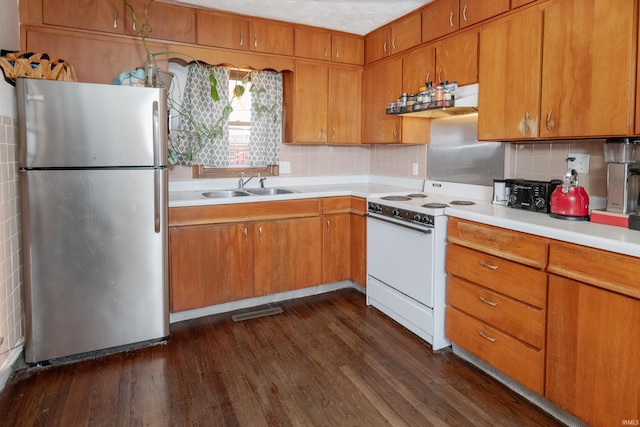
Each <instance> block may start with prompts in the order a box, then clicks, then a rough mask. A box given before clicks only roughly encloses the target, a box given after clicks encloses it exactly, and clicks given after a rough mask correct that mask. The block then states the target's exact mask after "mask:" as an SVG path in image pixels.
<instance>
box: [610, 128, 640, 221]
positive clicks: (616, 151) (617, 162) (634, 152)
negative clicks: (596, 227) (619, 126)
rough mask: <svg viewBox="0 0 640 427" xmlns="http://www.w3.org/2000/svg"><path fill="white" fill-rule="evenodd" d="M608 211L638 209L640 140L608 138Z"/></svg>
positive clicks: (625, 211)
mask: <svg viewBox="0 0 640 427" xmlns="http://www.w3.org/2000/svg"><path fill="white" fill-rule="evenodd" d="M604 161H605V163H606V164H607V207H606V211H607V212H618V213H621V214H629V213H632V212H636V211H638V196H639V195H640V163H639V162H640V140H630V139H629V138H613V139H607V141H606V143H605V144H604Z"/></svg>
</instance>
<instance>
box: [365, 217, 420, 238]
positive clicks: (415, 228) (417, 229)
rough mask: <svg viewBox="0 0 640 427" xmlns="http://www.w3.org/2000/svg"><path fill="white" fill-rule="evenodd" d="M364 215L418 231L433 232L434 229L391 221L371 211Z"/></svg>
mask: <svg viewBox="0 0 640 427" xmlns="http://www.w3.org/2000/svg"><path fill="white" fill-rule="evenodd" d="M364 216H366V217H367V218H371V219H376V220H378V221H382V222H388V223H389V224H393V225H397V226H398V227H404V228H408V229H409V230H413V231H417V232H418V233H423V234H431V231H432V230H431V229H430V228H420V227H413V226H411V225H409V224H402V223H400V222H396V221H391V220H389V219H386V218H380V217H379V216H374V215H371V214H369V213H366V214H364Z"/></svg>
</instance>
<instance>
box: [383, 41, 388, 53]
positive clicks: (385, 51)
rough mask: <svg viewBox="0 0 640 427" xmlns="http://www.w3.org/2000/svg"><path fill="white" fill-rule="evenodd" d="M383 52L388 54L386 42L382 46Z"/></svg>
mask: <svg viewBox="0 0 640 427" xmlns="http://www.w3.org/2000/svg"><path fill="white" fill-rule="evenodd" d="M382 50H383V51H384V53H387V41H386V40H385V42H384V44H383V45H382Z"/></svg>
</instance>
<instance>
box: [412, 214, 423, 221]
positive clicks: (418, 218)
mask: <svg viewBox="0 0 640 427" xmlns="http://www.w3.org/2000/svg"><path fill="white" fill-rule="evenodd" d="M413 220H414V221H415V222H420V221H422V215H420V214H419V213H417V214H414V215H413Z"/></svg>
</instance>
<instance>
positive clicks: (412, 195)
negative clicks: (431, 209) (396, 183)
mask: <svg viewBox="0 0 640 427" xmlns="http://www.w3.org/2000/svg"><path fill="white" fill-rule="evenodd" d="M407 197H427V195H426V194H424V193H415V194H407Z"/></svg>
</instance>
